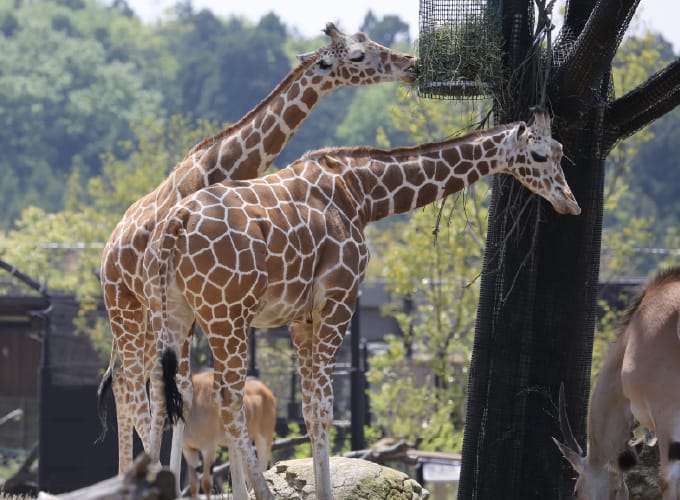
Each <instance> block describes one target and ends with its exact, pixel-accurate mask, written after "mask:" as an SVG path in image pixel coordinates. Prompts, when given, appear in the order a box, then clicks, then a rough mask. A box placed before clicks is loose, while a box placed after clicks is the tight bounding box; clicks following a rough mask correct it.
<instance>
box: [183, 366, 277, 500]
mask: <svg viewBox="0 0 680 500" xmlns="http://www.w3.org/2000/svg"><path fill="white" fill-rule="evenodd" d="M191 382H192V384H193V387H194V390H193V404H192V405H191V410H190V412H189V415H188V417H187V421H186V425H185V428H184V443H183V454H184V459H185V460H186V462H187V465H188V467H187V468H188V470H189V492H190V493H191V497H192V498H196V496H197V494H198V476H197V474H196V468H197V467H198V465H199V457H198V455H199V453H200V454H201V456H202V457H203V477H202V478H201V488H202V489H203V492H204V493H205V495H206V496H207V498H210V492H211V491H212V486H213V477H212V466H213V463H214V462H215V453H216V452H217V447H218V446H227V436H226V432H225V429H224V427H223V426H222V419H221V417H220V412H219V408H218V406H217V405H216V400H215V390H214V388H213V382H214V374H213V371H212V370H210V371H206V372H202V373H196V374H193V375H192V376H191ZM244 405H245V408H246V427H247V430H248V437H249V438H250V440H251V441H253V442H254V443H255V450H256V451H257V459H258V464H259V469H260V472H264V471H265V470H266V469H267V465H268V463H269V455H270V453H271V448H272V441H273V439H274V426H275V424H276V398H275V397H274V394H272V392H271V391H270V390H269V388H268V387H267V386H266V385H264V384H263V383H262V382H260V381H259V380H257V379H250V378H249V379H246V383H245V394H244Z"/></svg>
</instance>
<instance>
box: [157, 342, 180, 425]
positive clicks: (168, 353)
mask: <svg viewBox="0 0 680 500" xmlns="http://www.w3.org/2000/svg"><path fill="white" fill-rule="evenodd" d="M161 365H162V366H163V387H164V391H165V411H166V412H167V415H168V420H169V421H170V423H171V424H173V425H174V424H176V423H177V422H178V421H179V420H180V419H184V416H183V414H182V412H183V411H184V400H183V399H182V395H181V394H180V392H179V389H178V388H177V382H176V380H175V376H176V375H177V353H175V351H173V350H172V349H171V348H169V347H166V348H165V350H164V351H163V356H162V358H161Z"/></svg>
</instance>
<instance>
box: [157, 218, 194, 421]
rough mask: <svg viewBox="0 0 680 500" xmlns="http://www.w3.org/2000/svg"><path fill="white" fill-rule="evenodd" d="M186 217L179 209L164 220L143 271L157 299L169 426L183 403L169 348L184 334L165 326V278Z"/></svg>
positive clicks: (178, 416) (175, 363)
mask: <svg viewBox="0 0 680 500" xmlns="http://www.w3.org/2000/svg"><path fill="white" fill-rule="evenodd" d="M186 215H187V212H185V211H183V210H181V209H180V210H179V211H177V212H175V215H174V216H171V217H170V218H168V219H167V220H166V222H165V224H164V225H163V229H162V233H161V234H160V235H159V237H158V238H156V239H155V240H154V241H153V242H152V245H151V255H152V256H153V258H152V259H151V262H150V265H149V267H148V271H147V272H148V273H149V276H151V277H153V279H152V280H150V283H152V285H151V286H152V288H151V289H150V290H149V291H148V293H147V296H148V297H154V298H157V299H158V300H159V302H158V303H156V304H151V308H150V309H151V311H152V324H153V329H154V333H155V334H156V338H157V341H158V344H159V350H158V352H159V353H161V366H162V371H163V375H162V377H163V392H164V396H165V410H166V413H167V417H168V420H169V421H170V423H172V424H173V425H174V424H175V423H177V421H178V420H179V419H183V418H184V416H183V410H184V401H183V399H182V395H181V393H180V392H179V389H178V387H177V381H176V375H177V368H178V361H177V352H176V350H175V349H174V348H173V346H178V345H179V344H180V342H179V340H178V339H176V338H175V336H174V334H175V333H176V334H183V333H184V332H172V331H170V328H169V327H168V325H169V321H168V285H169V276H170V274H171V273H172V271H173V256H174V255H175V248H176V246H177V238H178V236H179V234H180V232H181V231H182V229H183V227H184V220H185V217H186ZM154 287H155V290H154V289H153V288H154ZM158 313H160V314H158Z"/></svg>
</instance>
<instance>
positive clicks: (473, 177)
mask: <svg viewBox="0 0 680 500" xmlns="http://www.w3.org/2000/svg"><path fill="white" fill-rule="evenodd" d="M477 179H479V172H477V170H470V172H469V173H468V176H467V181H468V186H469V185H470V184H473V183H475V182H477Z"/></svg>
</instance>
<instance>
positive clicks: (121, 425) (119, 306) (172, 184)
mask: <svg viewBox="0 0 680 500" xmlns="http://www.w3.org/2000/svg"><path fill="white" fill-rule="evenodd" d="M324 33H325V34H326V35H327V36H328V37H329V38H330V44H328V45H327V46H325V47H322V48H320V49H318V50H316V51H314V52H310V53H308V54H304V55H302V56H300V59H301V61H302V62H301V64H300V65H299V66H298V67H297V68H296V69H294V70H293V71H292V72H291V73H290V74H289V75H288V76H286V77H285V78H284V79H283V80H282V81H281V82H280V83H279V84H278V85H277V86H276V87H275V88H274V89H273V90H272V92H271V93H270V94H269V95H268V96H267V97H266V98H265V99H264V100H263V101H262V102H260V103H259V104H258V105H257V106H256V107H255V108H254V109H253V110H251V111H250V112H249V113H247V114H246V115H245V116H244V117H243V118H242V119H241V120H239V121H238V122H237V123H235V124H234V125H232V126H230V127H229V128H227V129H225V130H223V131H221V132H219V133H218V134H216V135H215V136H213V137H210V138H207V139H205V140H204V141H202V142H201V143H199V144H197V145H196V146H194V147H193V149H192V150H191V151H190V152H189V154H188V155H187V157H186V158H184V159H183V160H182V161H180V162H179V163H178V164H177V165H176V167H175V169H174V170H173V171H172V173H171V174H170V175H169V177H168V178H167V179H166V180H165V181H164V182H162V183H161V184H160V185H159V186H158V187H157V188H156V189H155V190H154V191H153V192H151V193H149V194H148V195H146V196H144V197H143V198H141V199H140V200H138V201H137V202H135V203H133V204H132V205H131V206H130V207H129V208H128V210H127V211H126V212H125V214H124V216H123V218H122V219H121V221H120V222H119V223H118V225H117V226H116V228H115V229H114V231H113V233H112V234H111V236H110V237H109V239H108V241H107V243H106V246H105V249H104V251H103V255H102V263H101V282H102V291H103V297H104V304H105V306H106V308H107V311H108V314H109V319H110V324H111V330H112V334H113V343H112V348H111V358H110V362H109V366H108V368H107V370H106V372H105V374H104V376H103V378H102V382H101V384H100V387H99V390H98V400H99V408H100V419H101V420H102V425H103V432H102V436H101V437H103V435H104V433H105V432H106V425H107V424H106V417H105V414H106V413H105V404H104V396H105V393H106V392H107V391H108V390H109V389H111V388H112V389H113V393H114V399H115V403H116V412H117V419H118V450H119V473H120V474H123V473H125V471H126V470H127V469H128V468H129V467H130V465H131V463H132V433H133V428H134V429H136V430H137V433H138V434H139V436H140V438H141V439H142V443H143V445H144V449H145V450H148V449H149V448H148V438H147V436H148V427H149V406H148V399H147V396H146V390H145V387H146V380H147V379H148V374H149V370H150V366H151V364H150V363H151V361H152V360H153V353H154V352H155V342H154V340H153V335H151V333H150V332H149V331H148V321H147V319H148V318H147V312H146V308H145V303H146V301H145V299H144V297H143V280H142V265H141V264H142V259H143V254H144V249H145V248H146V246H147V243H148V238H149V235H150V234H151V232H152V231H153V229H154V227H155V226H156V225H157V224H158V223H159V221H162V220H163V219H164V218H165V216H166V214H167V213H168V211H169V210H170V208H171V207H172V206H173V205H174V204H175V203H177V202H178V201H179V200H181V199H182V198H184V197H185V196H187V195H189V194H190V193H193V192H195V191H197V190H199V189H201V188H203V187H205V186H208V185H211V184H214V183H216V182H221V181H223V180H226V179H249V178H254V177H257V176H258V175H260V174H262V172H263V171H264V170H265V169H266V168H267V167H268V166H269V165H271V163H272V161H273V160H274V159H275V158H276V156H277V155H278V154H279V152H280V151H281V149H282V148H283V147H284V145H285V144H286V143H287V141H288V140H289V139H290V138H291V137H292V136H293V134H294V133H295V132H296V131H297V129H298V128H299V126H300V125H301V123H302V122H303V121H304V120H305V118H307V116H308V115H309V114H310V112H311V111H312V109H313V108H314V107H315V106H316V105H317V104H318V103H319V102H320V100H321V99H322V98H323V97H325V96H326V95H327V94H328V93H330V92H331V91H333V90H334V89H336V88H338V87H341V86H357V85H368V84H374V83H380V82H393V81H401V82H405V83H412V82H413V81H414V80H415V76H416V74H415V68H416V59H415V58H414V57H412V56H410V55H407V54H404V53H401V52H397V51H394V50H391V49H388V48H386V47H383V46H382V45H379V44H377V43H376V42H374V41H372V40H370V39H369V38H367V37H366V36H365V35H364V34H363V33H356V34H354V35H351V36H349V35H345V34H344V33H342V32H341V31H340V30H338V28H337V27H336V26H335V25H334V24H332V23H329V24H327V25H326V28H325V30H324ZM191 326H192V321H189V320H188V319H187V322H186V324H183V325H181V327H182V328H185V329H186V330H187V331H189V330H190V329H191ZM178 327H179V326H178ZM185 350H188V344H187V346H186V347H185ZM186 354H187V355H186V356H184V357H183V360H187V359H188V351H187V353H186ZM117 355H118V356H119V357H120V359H121V367H120V369H119V370H117V372H116V374H115V377H114V375H113V368H114V364H115V361H116V356H117ZM180 371H181V373H182V374H186V375H184V376H183V378H182V379H181V386H182V387H183V390H184V391H185V392H186V395H187V398H188V402H190V401H191V397H190V390H191V384H190V381H189V375H188V364H182V365H181V366H180ZM112 386H113V387H112ZM187 409H188V408H187ZM178 435H181V431H180V432H177V431H176V432H174V436H175V437H176V436H178ZM172 455H173V459H172V461H173V464H175V469H177V468H178V467H179V464H178V460H180V457H181V444H179V443H175V442H173V453H172ZM156 458H157V457H152V459H156Z"/></svg>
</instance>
